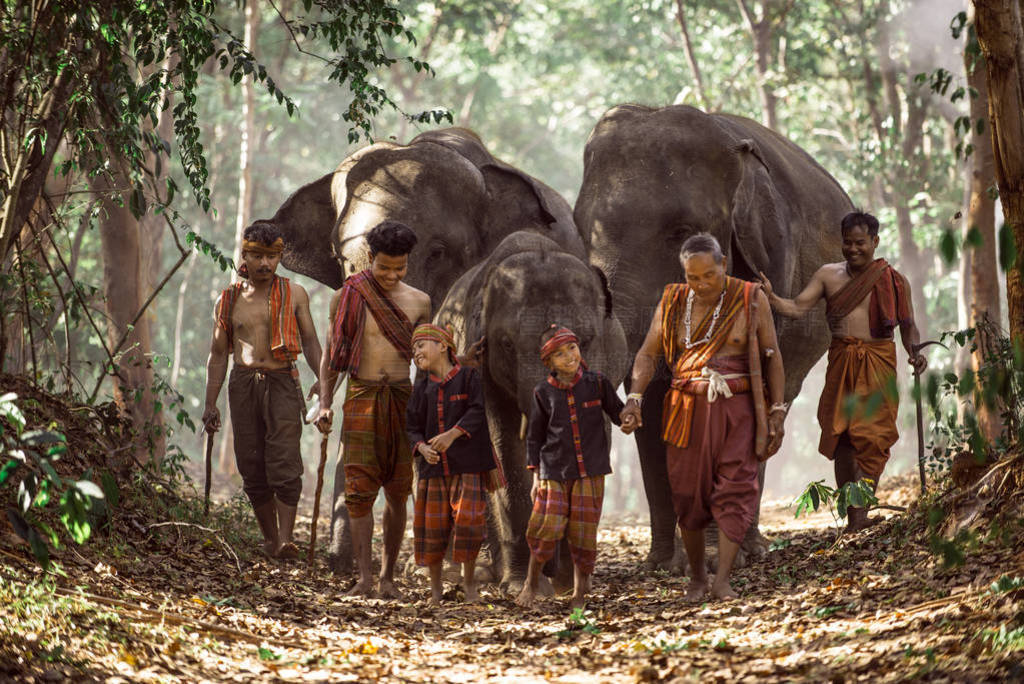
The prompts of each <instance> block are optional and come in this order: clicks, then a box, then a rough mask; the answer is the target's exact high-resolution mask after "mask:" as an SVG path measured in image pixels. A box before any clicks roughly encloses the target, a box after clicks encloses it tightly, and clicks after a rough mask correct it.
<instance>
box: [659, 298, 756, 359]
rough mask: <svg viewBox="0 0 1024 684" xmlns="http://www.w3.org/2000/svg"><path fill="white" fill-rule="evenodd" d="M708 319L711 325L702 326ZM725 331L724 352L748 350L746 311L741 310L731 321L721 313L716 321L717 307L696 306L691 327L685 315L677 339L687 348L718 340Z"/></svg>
mask: <svg viewBox="0 0 1024 684" xmlns="http://www.w3.org/2000/svg"><path fill="white" fill-rule="evenodd" d="M708 317H710V319H711V320H710V323H709V324H707V325H702V323H703V322H704V321H705V320H706V319H707V318H708ZM723 331H726V338H725V341H724V343H723V345H722V350H723V352H725V353H728V352H731V351H743V350H744V349H746V345H747V314H746V311H745V310H742V309H741V310H740V311H739V312H738V313H736V314H735V315H734V316H733V317H732V318H731V319H728V318H727V317H726V315H725V313H724V312H719V316H718V318H717V319H716V318H715V307H713V306H701V305H699V304H694V306H693V310H692V311H691V315H690V325H689V326H687V323H686V316H685V314H684V315H683V316H682V318H681V320H680V321H679V328H678V330H677V331H676V335H677V338H676V339H678V340H680V342H682V345H681V346H683V347H685V345H687V344H691V345H694V344H701V343H707V342H709V341H710V340H712V339H716V338H718V337H719V335H720V334H721V333H722V332H723Z"/></svg>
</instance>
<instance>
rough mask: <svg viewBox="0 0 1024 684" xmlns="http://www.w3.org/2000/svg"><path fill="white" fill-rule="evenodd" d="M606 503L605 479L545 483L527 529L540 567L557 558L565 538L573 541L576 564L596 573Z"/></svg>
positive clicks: (602, 477)
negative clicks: (598, 530)
mask: <svg viewBox="0 0 1024 684" xmlns="http://www.w3.org/2000/svg"><path fill="white" fill-rule="evenodd" d="M603 503H604V475H596V476H593V477H581V478H580V479H578V480H568V481H566V482H559V481H558V480H541V481H540V490H539V491H538V492H537V498H536V499H535V500H534V502H533V513H532V514H531V515H530V523H529V524H528V525H527V527H526V543H527V545H529V547H530V553H532V554H533V557H534V558H536V559H537V561H538V562H540V563H546V562H547V561H549V560H551V557H552V556H554V555H555V547H556V546H557V545H558V542H559V541H560V540H561V539H562V537H566V538H568V540H569V551H570V553H571V554H572V562H573V564H574V565H576V567H578V568H579V569H580V570H581V571H583V573H585V574H588V575H589V574H591V573H593V572H594V563H595V561H596V560H597V525H598V523H600V522H601V505H602V504H603Z"/></svg>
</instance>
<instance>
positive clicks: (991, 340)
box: [923, 319, 1024, 472]
mask: <svg viewBox="0 0 1024 684" xmlns="http://www.w3.org/2000/svg"><path fill="white" fill-rule="evenodd" d="M940 341H952V342H953V343H954V345H955V346H957V347H963V348H966V349H967V350H968V351H970V352H971V353H972V354H975V353H979V352H980V354H981V357H982V359H983V362H982V364H981V366H980V367H979V368H978V370H977V371H974V370H972V369H971V368H967V369H965V370H964V371H963V372H962V373H960V374H959V375H958V374H957V373H953V372H947V373H944V374H942V377H941V379H939V377H938V375H937V374H934V373H929V374H928V377H927V378H926V382H925V387H926V389H925V393H924V394H925V396H924V397H923V398H925V399H927V403H928V407H929V410H930V414H931V416H932V421H933V425H932V434H933V435H934V440H933V442H932V443H931V444H930V445H929V447H928V451H929V456H928V465H929V468H931V469H933V470H934V471H936V472H942V471H944V470H946V469H948V467H949V465H950V463H951V462H952V459H953V457H954V456H955V455H956V454H961V453H969V454H971V455H972V456H973V458H974V460H975V462H976V463H978V464H979V465H980V464H983V463H985V462H986V461H995V460H998V459H1000V458H1002V457H1003V456H1005V455H1006V453H1007V452H1008V451H1009V450H1010V449H1012V448H1013V446H1014V445H1019V444H1021V443H1022V441H1024V355H1022V354H1021V353H1019V352H1018V351H1016V350H1015V349H1014V347H1013V345H1012V343H1011V341H1010V339H1009V337H1008V336H1007V335H1006V334H1005V333H1004V332H1003V331H1002V330H1001V328H999V327H998V326H996V325H995V324H993V323H992V322H990V321H988V320H987V319H986V320H983V321H981V322H980V323H979V324H978V327H975V328H967V329H965V330H958V331H955V332H951V331H947V332H944V333H943V334H942V336H941V338H940ZM980 408H984V409H985V410H987V411H989V412H991V413H993V414H995V415H998V416H999V417H1000V419H1001V423H1002V433H1001V434H1000V435H998V436H997V437H996V439H995V440H994V441H993V442H990V441H989V439H988V438H987V436H986V435H985V434H984V432H983V431H982V429H981V426H980V424H979V421H978V415H977V412H978V410H979V409H980Z"/></svg>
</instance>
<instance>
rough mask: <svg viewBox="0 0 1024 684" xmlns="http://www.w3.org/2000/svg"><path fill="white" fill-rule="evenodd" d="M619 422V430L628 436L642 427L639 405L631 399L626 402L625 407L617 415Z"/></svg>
mask: <svg viewBox="0 0 1024 684" xmlns="http://www.w3.org/2000/svg"><path fill="white" fill-rule="evenodd" d="M619 420H620V421H621V422H622V425H621V426H620V429H621V430H622V432H624V433H625V434H627V435H628V434H630V433H631V432H633V431H634V430H636V429H637V428H639V427H643V425H644V421H643V417H642V415H641V413H640V405H639V404H637V403H636V401H634V400H633V399H630V400H628V401H627V402H626V406H625V407H624V408H623V409H622V411H621V412H620V413H619Z"/></svg>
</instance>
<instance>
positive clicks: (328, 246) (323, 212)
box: [264, 128, 586, 574]
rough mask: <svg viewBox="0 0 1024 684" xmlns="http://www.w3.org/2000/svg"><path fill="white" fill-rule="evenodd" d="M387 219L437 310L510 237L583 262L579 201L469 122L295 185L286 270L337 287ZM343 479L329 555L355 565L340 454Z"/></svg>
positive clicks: (284, 226) (374, 149) (378, 148)
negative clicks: (504, 155) (402, 238)
mask: <svg viewBox="0 0 1024 684" xmlns="http://www.w3.org/2000/svg"><path fill="white" fill-rule="evenodd" d="M384 219H395V220H399V221H402V222H403V223H406V224H407V225H409V226H410V227H411V228H412V229H413V230H415V231H416V236H417V237H418V238H419V242H418V243H417V246H416V249H414V250H413V252H412V254H410V255H409V271H408V274H407V275H406V276H405V281H406V282H407V283H409V284H410V285H412V286H413V287H416V288H419V289H421V290H423V291H425V292H427V293H428V294H429V295H430V301H431V306H432V308H433V309H434V310H436V309H437V307H438V305H440V303H441V300H442V299H443V298H444V296H445V294H446V293H447V292H448V289H449V287H450V286H451V284H452V283H453V282H455V280H456V279H457V278H458V277H459V276H461V275H462V274H463V273H465V272H466V271H467V270H468V269H469V268H471V267H472V266H475V265H476V264H478V263H480V261H482V260H483V259H484V258H486V257H487V256H488V255H489V254H490V253H491V251H492V250H493V249H494V248H495V246H497V245H498V243H499V242H501V240H502V239H503V238H505V237H506V236H507V235H509V234H511V233H513V232H515V231H519V230H532V231H536V232H537V233H540V234H543V235H545V236H547V237H548V238H550V239H551V240H553V241H554V242H555V243H557V245H558V247H559V248H560V249H562V250H564V251H566V252H568V253H569V254H573V255H575V256H577V257H579V258H581V259H585V258H586V256H585V255H586V250H585V247H584V243H583V239H582V238H581V236H580V233H579V231H578V229H577V228H576V224H575V223H574V222H573V219H572V207H570V206H569V203H568V202H566V201H565V199H563V198H562V197H561V195H559V194H558V193H557V192H555V191H554V190H553V189H551V188H550V187H548V186H547V185H545V184H544V183H542V182H540V181H539V180H537V179H536V178H533V177H532V176H530V175H528V174H526V173H524V172H522V171H520V170H518V169H516V168H514V167H512V166H509V165H508V164H506V163H504V162H502V161H500V160H498V159H496V158H495V157H493V156H492V155H491V153H490V152H488V151H487V148H486V147H485V146H484V144H483V142H482V141H481V140H480V138H479V137H478V136H477V135H476V134H475V133H473V132H472V131H469V130H467V129H464V128H447V129H441V130H436V131H429V132H426V133H423V134H421V135H419V136H417V137H416V138H414V139H413V140H412V141H411V142H410V143H409V144H408V145H398V144H395V143H390V142H381V143H376V144H374V145H370V146H368V147H364V148H362V149H360V150H358V151H356V152H354V153H353V154H351V155H350V156H349V157H347V158H346V159H345V160H344V161H342V162H341V164H340V165H339V166H338V168H337V169H335V171H333V172H332V173H329V174H327V175H325V176H323V177H322V178H319V179H318V180H316V181H313V182H312V183H309V184H308V185H305V186H303V187H301V188H299V189H298V190H297V191H295V192H294V193H293V194H292V195H291V196H290V197H288V199H287V200H285V202H284V203H283V204H282V205H281V207H280V208H279V209H278V210H277V212H276V213H275V214H274V216H273V217H272V218H270V219H264V221H267V222H269V223H273V224H274V225H275V226H277V228H278V229H279V230H280V231H281V232H282V234H283V235H284V239H285V251H284V254H283V256H282V263H283V264H284V266H285V267H286V268H288V269H290V270H292V271H295V272H296V273H301V274H303V275H306V276H309V277H311V278H314V279H315V280H318V281H320V282H322V283H324V284H326V285H329V286H330V287H333V288H335V289H337V288H338V287H341V283H342V281H343V280H344V279H345V278H346V277H348V276H350V275H352V274H353V273H356V272H358V271H361V270H363V269H365V268H368V267H369V255H368V252H367V249H366V244H365V240H363V236H364V234H365V233H366V232H367V231H369V230H370V229H371V228H373V227H374V226H375V225H377V224H378V223H379V222H380V221H382V220H384ZM338 463H339V465H338V467H337V469H336V472H335V479H334V497H333V502H334V503H333V506H332V514H331V541H330V547H329V557H330V564H331V567H332V569H333V570H334V571H335V572H337V573H342V574H345V573H347V572H349V571H350V569H351V537H350V534H349V529H348V512H347V510H346V509H345V506H344V503H343V502H342V497H341V496H340V494H341V492H343V491H344V486H345V475H344V471H343V469H342V468H341V465H340V463H341V459H340V458H339V459H338Z"/></svg>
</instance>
